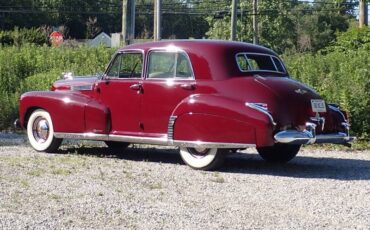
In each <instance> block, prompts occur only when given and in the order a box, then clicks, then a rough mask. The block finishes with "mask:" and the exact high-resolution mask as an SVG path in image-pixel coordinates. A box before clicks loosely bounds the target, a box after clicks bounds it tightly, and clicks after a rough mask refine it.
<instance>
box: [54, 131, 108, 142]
mask: <svg viewBox="0 0 370 230" xmlns="http://www.w3.org/2000/svg"><path fill="white" fill-rule="evenodd" d="M54 136H55V137H56V138H66V139H81V140H94V141H109V136H108V135H107V134H96V133H59V132H55V133H54Z"/></svg>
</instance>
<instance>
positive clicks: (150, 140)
mask: <svg viewBox="0 0 370 230" xmlns="http://www.w3.org/2000/svg"><path fill="white" fill-rule="evenodd" d="M54 136H55V137H56V138H66V139H80V140H94V141H121V142H129V143H137V144H151V145H169V146H178V147H189V148H197V147H202V148H226V149H242V148H250V147H256V145H255V144H243V143H224V142H204V141H181V140H178V141H176V140H173V141H170V140H169V139H168V137H167V136H164V137H162V138H154V137H138V136H124V135H112V134H110V135H106V134H95V133H60V132H55V133H54Z"/></svg>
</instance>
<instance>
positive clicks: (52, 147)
mask: <svg viewBox="0 0 370 230" xmlns="http://www.w3.org/2000/svg"><path fill="white" fill-rule="evenodd" d="M27 137H28V140H29V142H30V144H31V146H32V147H33V148H34V149H35V150H36V151H39V152H47V153H51V152H55V151H56V150H57V149H58V148H59V146H60V144H61V143H62V140H63V139H60V138H55V137H54V127H53V122H52V120H51V117H50V114H49V113H48V112H46V111H45V110H42V109H38V110H35V111H34V112H33V113H32V114H31V116H30V118H29V119H28V123H27Z"/></svg>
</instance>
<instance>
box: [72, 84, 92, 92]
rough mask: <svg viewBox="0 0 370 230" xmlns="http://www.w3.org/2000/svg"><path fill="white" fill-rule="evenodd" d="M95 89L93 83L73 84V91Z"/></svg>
mask: <svg viewBox="0 0 370 230" xmlns="http://www.w3.org/2000/svg"><path fill="white" fill-rule="evenodd" d="M92 89H93V85H92V84H91V85H75V86H71V90H72V91H90V90H92Z"/></svg>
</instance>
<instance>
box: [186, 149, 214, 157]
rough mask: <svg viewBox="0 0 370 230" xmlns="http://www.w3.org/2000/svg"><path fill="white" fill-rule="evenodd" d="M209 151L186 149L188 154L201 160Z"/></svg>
mask: <svg viewBox="0 0 370 230" xmlns="http://www.w3.org/2000/svg"><path fill="white" fill-rule="evenodd" d="M209 150H210V149H207V148H188V151H189V153H190V154H191V155H192V156H193V157H195V158H203V157H205V156H207V155H208V152H209Z"/></svg>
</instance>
